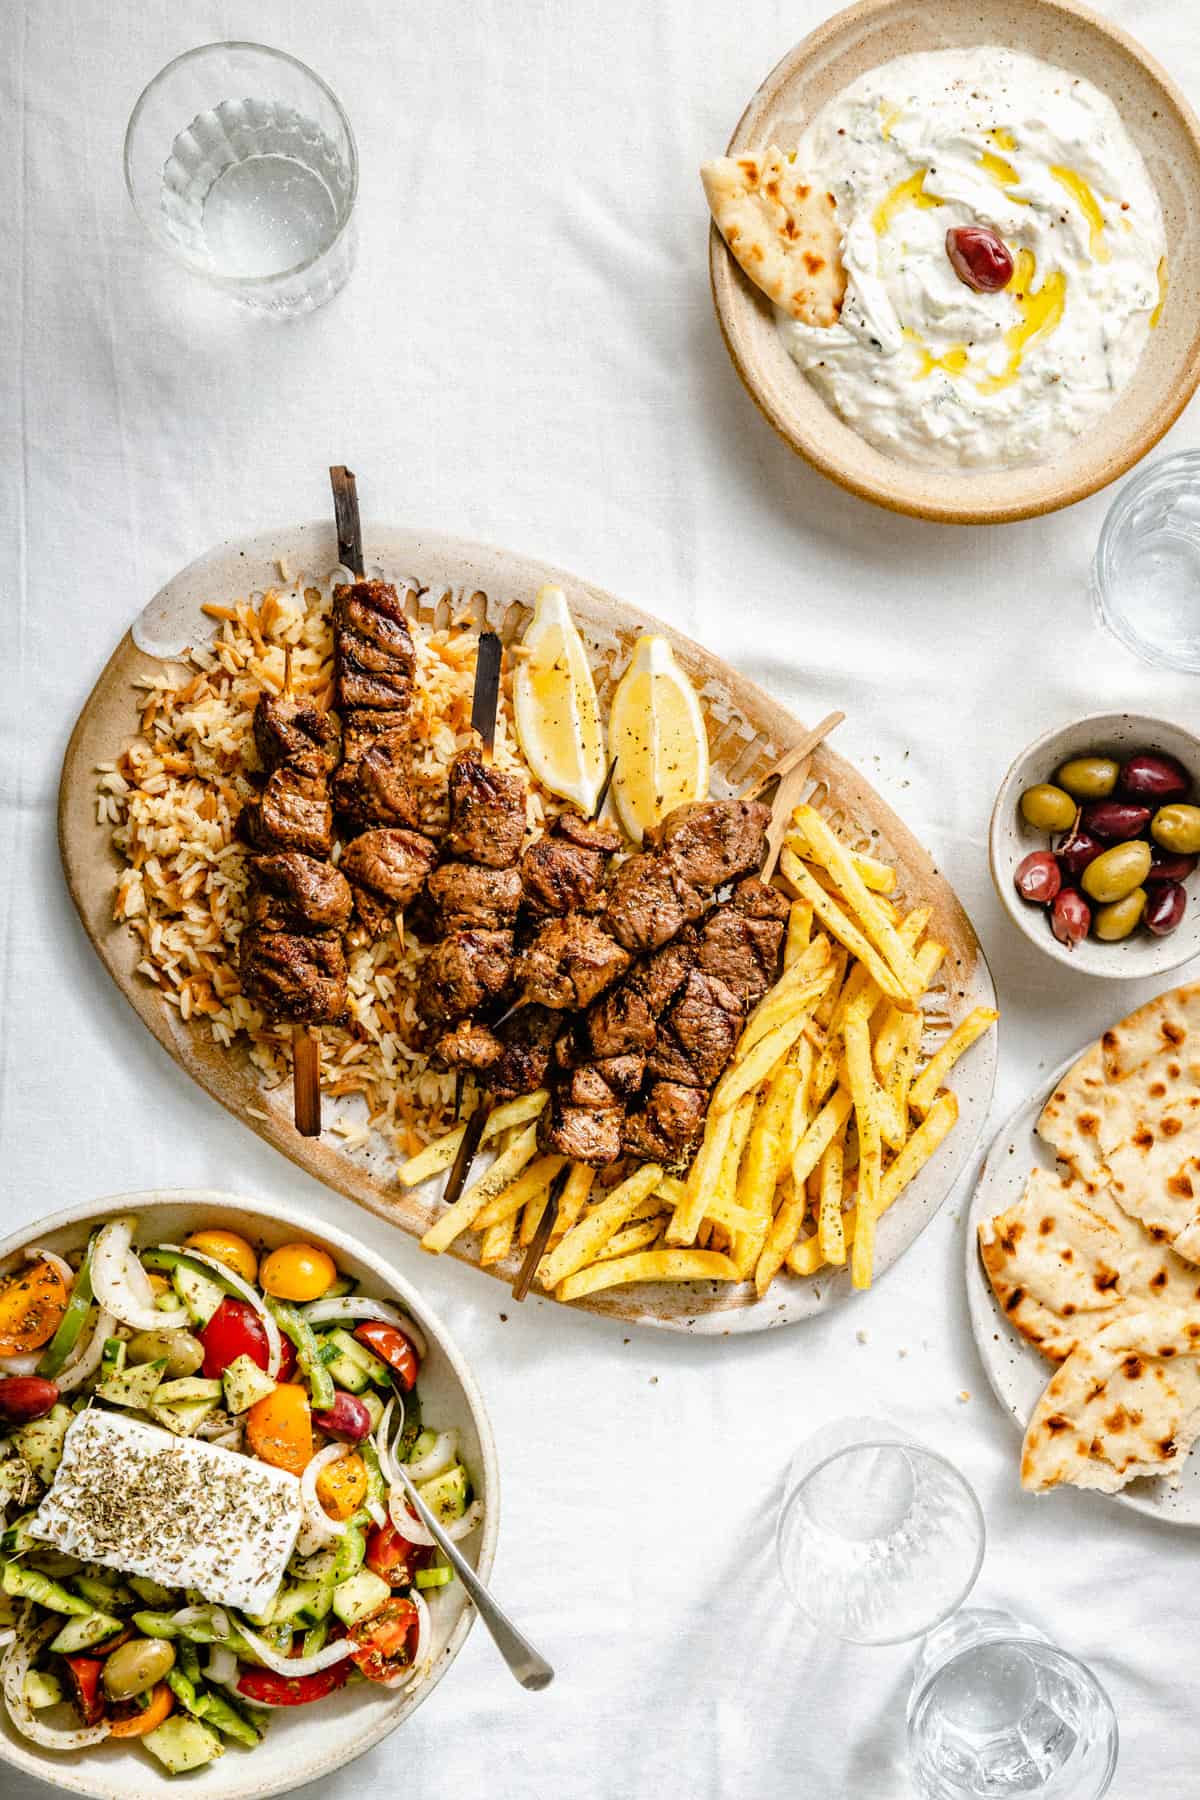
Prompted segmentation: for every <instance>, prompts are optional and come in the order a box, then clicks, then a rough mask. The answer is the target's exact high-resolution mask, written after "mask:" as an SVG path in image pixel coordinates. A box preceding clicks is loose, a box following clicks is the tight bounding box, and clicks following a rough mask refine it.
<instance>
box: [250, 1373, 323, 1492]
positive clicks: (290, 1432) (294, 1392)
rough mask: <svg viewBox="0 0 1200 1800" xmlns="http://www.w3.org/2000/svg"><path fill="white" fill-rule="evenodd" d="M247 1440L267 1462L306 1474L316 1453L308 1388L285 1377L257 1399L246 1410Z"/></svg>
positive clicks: (255, 1451)
mask: <svg viewBox="0 0 1200 1800" xmlns="http://www.w3.org/2000/svg"><path fill="white" fill-rule="evenodd" d="M246 1441H247V1442H248V1443H249V1445H250V1448H251V1449H252V1450H253V1452H254V1454H255V1456H258V1457H261V1459H262V1461H263V1462H265V1463H270V1464H272V1466H273V1467H274V1468H276V1469H287V1470H288V1471H289V1472H290V1473H291V1474H292V1475H303V1473H304V1470H305V1468H306V1467H307V1466H308V1464H309V1463H310V1462H311V1461H312V1456H313V1434H312V1412H311V1410H310V1408H309V1404H308V1395H307V1393H306V1392H305V1390H304V1389H303V1388H302V1387H299V1386H297V1384H296V1383H295V1382H290V1381H284V1382H281V1383H280V1384H279V1386H278V1387H277V1388H276V1389H275V1391H274V1392H273V1393H270V1394H266V1395H264V1397H263V1398H262V1399H261V1400H256V1401H255V1402H254V1405H253V1406H252V1407H251V1408H250V1410H249V1412H248V1413H247V1414H246Z"/></svg>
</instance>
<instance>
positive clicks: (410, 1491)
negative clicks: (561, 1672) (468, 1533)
mask: <svg viewBox="0 0 1200 1800" xmlns="http://www.w3.org/2000/svg"><path fill="white" fill-rule="evenodd" d="M392 1462H393V1464H394V1467H395V1470H396V1474H397V1475H398V1476H399V1478H400V1483H401V1486H402V1487H403V1488H404V1492H405V1494H406V1495H407V1497H408V1502H409V1504H410V1506H411V1507H412V1509H413V1511H414V1512H415V1513H416V1515H417V1517H418V1519H420V1521H421V1523H422V1525H424V1527H425V1529H426V1531H427V1532H428V1533H429V1535H430V1537H431V1538H432V1539H433V1541H434V1543H435V1544H436V1545H437V1547H438V1549H439V1550H440V1551H441V1553H442V1555H443V1556H444V1557H445V1558H446V1560H447V1562H449V1564H450V1566H451V1568H452V1569H453V1570H454V1573H455V1574H456V1575H457V1576H458V1579H459V1580H460V1581H461V1582H462V1584H463V1586H464V1587H465V1588H466V1590H467V1593H468V1594H469V1595H470V1597H471V1600H472V1602H473V1603H474V1606H475V1610H476V1612H477V1613H478V1614H479V1616H480V1618H481V1619H482V1620H483V1622H484V1624H485V1625H486V1626H487V1628H488V1630H489V1632H490V1633H491V1635H492V1641H493V1643H494V1644H495V1646H496V1648H497V1650H499V1652H500V1654H501V1656H502V1657H503V1658H504V1660H505V1662H506V1663H507V1664H508V1667H509V1669H510V1670H511V1672H512V1674H513V1675H515V1676H516V1678H517V1680H518V1681H519V1682H520V1684H521V1686H522V1687H523V1688H528V1689H529V1691H530V1693H532V1694H540V1693H541V1691H542V1689H543V1688H548V1687H549V1686H550V1683H551V1682H552V1681H553V1680H554V1670H553V1669H552V1668H551V1667H550V1664H549V1663H548V1662H547V1661H546V1659H545V1657H544V1656H539V1654H538V1652H537V1651H536V1650H535V1649H534V1647H533V1645H532V1644H531V1643H530V1642H529V1639H528V1638H527V1637H525V1636H524V1635H523V1633H521V1632H520V1631H518V1630H517V1628H516V1626H515V1625H514V1624H513V1622H512V1620H511V1619H510V1618H509V1617H508V1615H507V1614H506V1613H505V1612H503V1611H502V1610H501V1608H500V1607H499V1606H498V1605H497V1604H496V1602H495V1600H493V1598H492V1596H491V1594H490V1593H489V1592H488V1590H487V1588H486V1587H484V1585H483V1583H482V1581H480V1579H479V1577H478V1575H477V1574H476V1573H475V1571H474V1569H473V1568H472V1567H471V1565H470V1563H469V1562H468V1561H467V1559H466V1557H465V1556H464V1555H463V1554H462V1552H461V1550H459V1548H458V1546H457V1545H456V1544H454V1543H453V1542H452V1541H451V1539H450V1538H448V1537H447V1536H446V1534H445V1532H444V1531H443V1530H442V1528H441V1526H440V1525H439V1524H438V1522H437V1520H436V1519H435V1517H434V1516H433V1514H432V1513H431V1512H430V1510H429V1508H428V1507H427V1506H426V1504H425V1502H424V1501H423V1500H422V1498H421V1496H420V1494H418V1492H417V1490H416V1486H415V1484H414V1482H413V1480H412V1478H411V1476H410V1475H409V1473H408V1470H407V1469H406V1468H405V1467H404V1464H403V1463H402V1462H398V1461H397V1460H396V1458H395V1457H393V1458H392Z"/></svg>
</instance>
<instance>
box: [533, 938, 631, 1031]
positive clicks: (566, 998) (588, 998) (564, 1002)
mask: <svg viewBox="0 0 1200 1800" xmlns="http://www.w3.org/2000/svg"><path fill="white" fill-rule="evenodd" d="M631 960H632V959H631V958H630V956H629V953H628V951H626V950H622V948H621V946H620V945H619V944H618V943H616V942H615V940H614V939H613V938H611V937H610V936H609V935H608V933H607V931H605V930H604V929H603V928H602V927H601V926H600V925H598V924H597V923H596V921H595V920H594V919H589V918H586V917H581V916H571V917H569V918H565V919H547V920H546V922H545V924H543V925H541V926H539V928H538V930H537V932H536V934H535V936H534V938H533V940H532V941H531V943H530V944H529V945H528V946H527V947H526V949H525V950H524V951H522V953H521V955H520V956H519V957H518V958H517V965H516V970H515V974H516V979H517V983H518V985H519V986H520V987H521V988H522V989H523V991H524V993H525V994H526V995H527V996H528V998H529V999H530V1000H536V1001H537V1002H538V1003H539V1004H540V1005H542V1006H549V1007H551V1008H552V1009H554V1010H556V1011H559V1010H562V1009H563V1008H565V1007H574V1008H582V1007H585V1006H590V1005H591V1003H592V1001H593V1000H595V999H596V997H597V995H599V994H602V993H603V992H604V990H605V988H607V987H611V986H612V984H613V982H614V981H616V980H618V979H619V978H620V976H622V975H623V974H624V973H625V971H626V969H627V968H628V967H629V964H630V961H631Z"/></svg>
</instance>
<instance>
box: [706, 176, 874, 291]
mask: <svg viewBox="0 0 1200 1800" xmlns="http://www.w3.org/2000/svg"><path fill="white" fill-rule="evenodd" d="M700 179H701V181H702V182H703V183H704V192H705V194H706V195H707V197H708V204H709V207H710V209H711V211H712V216H713V219H714V220H715V222H716V226H717V230H718V231H719V232H720V233H721V236H722V237H723V238H724V239H725V242H726V243H727V244H728V245H729V248H730V251H731V252H732V254H733V256H734V258H735V260H736V261H737V262H738V264H739V265H740V266H741V268H742V269H743V270H744V271H745V273H746V274H747V275H748V276H749V277H750V279H751V281H752V282H753V283H754V284H755V286H756V287H759V288H761V289H762V291H763V293H764V294H766V295H767V296H768V297H769V298H770V299H772V300H774V302H775V304H776V305H777V306H778V307H779V309H780V310H781V312H783V313H784V314H785V316H786V317H787V318H789V319H799V320H800V321H802V323H804V324H805V325H833V324H835V323H836V321H837V316H838V314H839V312H840V311H841V308H842V296H843V295H844V293H845V291H846V271H845V269H844V268H843V266H842V253H841V247H840V246H841V232H840V230H839V228H838V220H837V201H836V200H835V199H834V197H833V195H832V194H831V193H829V192H827V191H826V190H825V189H824V188H820V187H818V186H816V184H815V183H814V182H813V181H812V180H810V178H809V177H808V176H807V175H806V174H805V173H804V170H803V169H802V168H801V167H800V166H799V165H798V164H797V162H796V159H795V156H794V155H786V154H785V153H784V152H783V151H782V150H780V149H778V148H777V146H776V145H774V144H772V145H771V146H770V148H769V149H767V150H745V151H743V152H742V153H741V155H740V156H719V157H717V158H716V159H715V160H714V161H713V162H707V163H704V164H703V165H702V167H701V170H700Z"/></svg>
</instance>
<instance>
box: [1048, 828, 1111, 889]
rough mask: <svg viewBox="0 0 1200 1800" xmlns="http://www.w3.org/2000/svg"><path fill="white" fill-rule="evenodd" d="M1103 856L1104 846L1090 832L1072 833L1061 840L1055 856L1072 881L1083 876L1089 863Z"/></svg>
mask: <svg viewBox="0 0 1200 1800" xmlns="http://www.w3.org/2000/svg"><path fill="white" fill-rule="evenodd" d="M1103 854H1104V845H1103V844H1102V843H1101V841H1100V839H1099V838H1098V837H1093V836H1092V834H1091V832H1090V831H1078V830H1076V831H1072V832H1070V833H1068V835H1067V836H1066V837H1065V838H1063V840H1062V842H1061V843H1060V844H1059V846H1058V849H1057V850H1056V851H1055V855H1056V856H1057V857H1058V860H1059V863H1060V864H1061V866H1062V869H1063V871H1064V873H1065V874H1067V875H1068V876H1070V877H1071V878H1072V879H1074V878H1076V877H1077V876H1080V875H1082V874H1083V871H1084V870H1085V869H1086V868H1087V866H1088V864H1089V863H1090V862H1095V860H1096V858H1097V857H1098V856H1102V855H1103Z"/></svg>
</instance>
